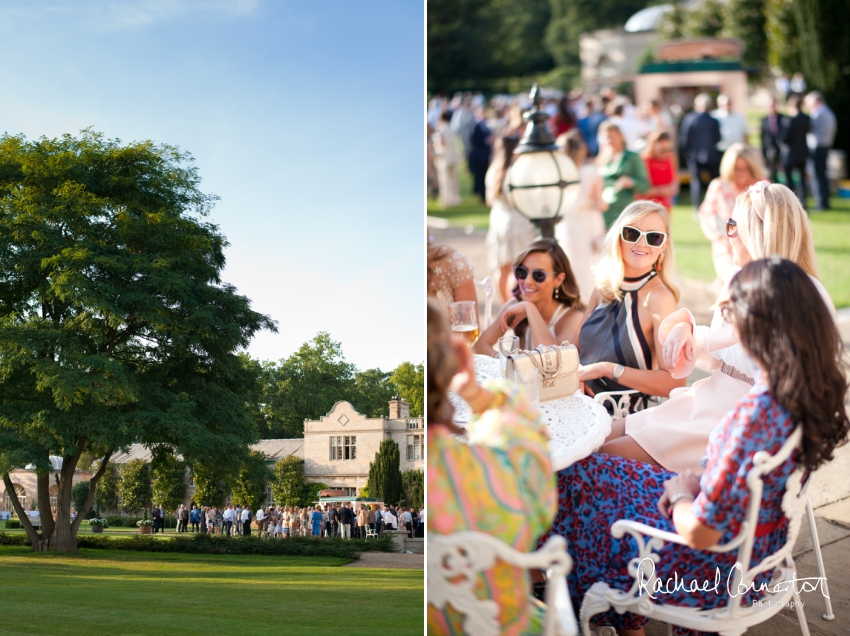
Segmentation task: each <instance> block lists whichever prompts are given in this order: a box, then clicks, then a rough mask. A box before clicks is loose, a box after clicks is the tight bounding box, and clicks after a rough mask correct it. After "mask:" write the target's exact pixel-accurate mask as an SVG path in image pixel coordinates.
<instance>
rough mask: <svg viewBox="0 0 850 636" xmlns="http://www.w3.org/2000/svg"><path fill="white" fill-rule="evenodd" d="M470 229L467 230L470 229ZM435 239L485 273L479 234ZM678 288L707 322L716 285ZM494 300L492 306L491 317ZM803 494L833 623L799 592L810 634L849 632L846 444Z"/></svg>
mask: <svg viewBox="0 0 850 636" xmlns="http://www.w3.org/2000/svg"><path fill="white" fill-rule="evenodd" d="M470 230H471V228H470ZM430 233H431V234H432V235H433V236H434V240H435V241H436V242H437V243H448V244H449V245H451V246H452V247H454V248H455V249H457V250H459V251H461V252H463V253H464V254H466V255H467V256H469V258H470V259H471V261H472V265H473V267H474V268H475V272H476V279H477V280H480V279H481V278H483V276H484V274H483V272H486V263H487V254H486V247H485V245H484V236H485V232H483V231H481V230H472V231H469V230H464V229H463V228H455V227H450V228H447V229H435V228H430ZM678 283H679V284H680V286H681V288H680V291H681V292H682V297H681V300H680V301H679V306H680V307H687V308H688V309H690V310H691V311H692V312H693V314H694V317H695V318H696V319H697V322H698V323H699V324H708V323H709V322H710V321H711V315H712V311H711V309H710V307H711V306H712V305H713V304H714V302H715V301H716V299H717V291H718V290H717V288H715V287H714V286H713V285H711V284H708V283H704V282H702V281H695V280H690V279H685V280H682V279H680V280H679V281H678ZM499 306H500V303H498V301H497V302H496V303H495V305H494V309H493V313H494V315H495V314H496V312H497V311H498V307H499ZM838 326H839V331H840V332H841V336H842V340H843V341H844V346H845V348H847V350H848V351H850V308H846V309H841V310H839V311H838ZM706 375H707V374H706V373H704V372H701V371H698V370H697V371H695V372H694V373H693V374H692V375H691V377H690V378H688V384H689V385H690V384H691V383H693V382H694V381H696V380H698V379H700V378H701V377H705V376H706ZM812 480H813V481H812V484H811V486H810V488H809V495H810V497H811V500H812V506H813V507H814V511H815V516H816V523H817V530H818V538H819V539H820V541H819V543H820V545H821V551H822V553H823V559H824V567H825V569H826V575H827V579H828V581H829V592H830V597H831V600H832V609H833V612H834V613H835V617H836V618H835V620H834V621H829V622H827V621H824V620H823V619H822V618H821V615H822V614H823V612H824V601H823V597H822V596H821V594H820V592H819V591H817V592H809V593H805V592H804V593H803V594H802V600H803V602H804V611H805V613H806V619H807V621H808V623H809V630H810V632H811V633H812V634H814V635H817V636H820V635H826V634H829V635H833V634H836V635H837V634H843V635H845V636H850V444H846V445H844V446H843V447H841V448H839V449H837V450H836V451H835V456H834V458H833V460H832V461H831V462H829V463H828V464H827V465H825V466H823V467H822V468H821V469H820V470H818V471H817V472H816V473H815V475H814V476H813V478H812ZM811 546H812V543H811V538H810V535H809V530H808V524H807V523H806V522H805V521H804V522H803V527H802V530H801V533H800V537H799V539H798V541H797V545H796V546H795V548H794V559H795V562H796V563H797V567H798V576H799V577H801V578H802V577H809V576H817V566H816V562H815V556H814V552H813V551H812V547H811ZM646 633H647V636H661V635H662V634H666V633H667V632H666V628H665V627H664V626H662V625H661V624H660V623H657V622H652V623H650V625H649V627H648V628H647V630H646ZM747 633H748V634H754V635H756V636H785V635H786V634H787V635H789V636H790V635H792V634H793V635H796V634H800V627H799V624H798V623H797V615H796V613H795V611H794V610H793V609H785V610H783V611H782V612H780V613H779V614H778V615H776V616H775V617H773V618H772V619H770V620H769V621H767V622H766V623H764V624H763V625H760V626H758V627H754V628H752V629H751V630H749V631H748V632H747Z"/></svg>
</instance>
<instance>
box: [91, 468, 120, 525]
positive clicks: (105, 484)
mask: <svg viewBox="0 0 850 636" xmlns="http://www.w3.org/2000/svg"><path fill="white" fill-rule="evenodd" d="M99 468H100V465H99V464H98V465H97V467H95V469H94V470H95V472H97V470H98V469H99ZM86 496H87V497H88V495H86ZM94 503H95V506H96V507H97V512H98V514H101V515H103V514H105V513H106V512H108V511H109V510H115V509H116V508H118V470H117V469H116V468H115V466H109V467H108V468H107V469H106V472H104V473H103V475H102V477H101V478H100V481H99V482H97V488H96V489H95V493H94Z"/></svg>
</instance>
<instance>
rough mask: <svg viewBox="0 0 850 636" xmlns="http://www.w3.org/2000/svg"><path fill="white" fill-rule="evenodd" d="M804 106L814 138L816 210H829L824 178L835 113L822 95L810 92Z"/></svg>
mask: <svg viewBox="0 0 850 636" xmlns="http://www.w3.org/2000/svg"><path fill="white" fill-rule="evenodd" d="M806 106H807V107H808V110H809V115H810V117H811V120H812V135H813V137H814V140H813V141H814V144H813V145H814V152H812V155H813V156H812V158H813V160H814V164H815V179H816V181H817V186H818V209H819V210H829V180H828V179H827V177H826V158H827V155H828V154H829V149H830V148H832V143H833V142H834V141H835V129H836V127H837V122H836V120H835V113H833V112H832V110H830V108H829V106H827V105H826V102H825V101H824V100H823V95H821V94H820V93H819V92H818V91H812V92H811V93H809V94H808V95H806Z"/></svg>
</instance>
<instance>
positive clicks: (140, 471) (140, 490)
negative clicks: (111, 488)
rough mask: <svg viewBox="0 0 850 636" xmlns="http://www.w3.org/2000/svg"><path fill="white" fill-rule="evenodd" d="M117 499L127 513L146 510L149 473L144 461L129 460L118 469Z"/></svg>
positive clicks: (148, 493)
mask: <svg viewBox="0 0 850 636" xmlns="http://www.w3.org/2000/svg"><path fill="white" fill-rule="evenodd" d="M118 499H119V500H120V502H121V508H123V509H124V510H126V511H127V512H138V511H140V510H146V509H147V507H148V505H149V504H150V502H151V471H150V466H149V465H148V463H147V462H146V461H145V460H144V459H134V460H131V461H129V462H127V463H126V464H124V465H123V466H121V468H120V469H119V471H118ZM79 514H85V513H79Z"/></svg>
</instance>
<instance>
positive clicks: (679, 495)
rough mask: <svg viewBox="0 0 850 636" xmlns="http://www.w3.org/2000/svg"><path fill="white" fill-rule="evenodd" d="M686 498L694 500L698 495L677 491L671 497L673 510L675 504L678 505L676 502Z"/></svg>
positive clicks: (670, 505) (670, 506)
mask: <svg viewBox="0 0 850 636" xmlns="http://www.w3.org/2000/svg"><path fill="white" fill-rule="evenodd" d="M685 498H688V499H690V500H691V501H694V500H695V499H696V497H694V496H693V495H692V494H690V493H687V492H677V493H676V494H675V495H673V496H672V497H670V504H669V508H670V509H671V510H672V509H673V506H675V505H676V503H678V502H679V501H681V500H682V499H685Z"/></svg>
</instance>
